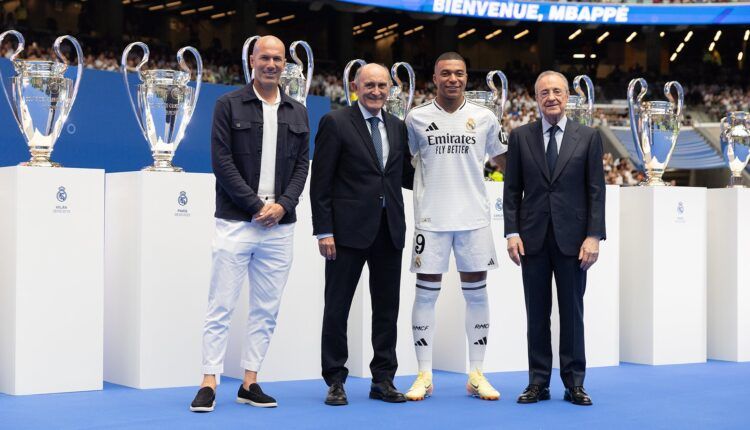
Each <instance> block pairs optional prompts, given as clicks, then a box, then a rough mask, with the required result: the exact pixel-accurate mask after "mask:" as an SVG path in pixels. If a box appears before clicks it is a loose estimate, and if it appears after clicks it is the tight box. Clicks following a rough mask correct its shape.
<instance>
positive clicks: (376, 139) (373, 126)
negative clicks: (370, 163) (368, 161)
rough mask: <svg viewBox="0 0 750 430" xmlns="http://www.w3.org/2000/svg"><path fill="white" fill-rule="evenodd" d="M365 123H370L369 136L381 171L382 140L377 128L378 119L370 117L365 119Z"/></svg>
mask: <svg viewBox="0 0 750 430" xmlns="http://www.w3.org/2000/svg"><path fill="white" fill-rule="evenodd" d="M367 121H369V122H370V134H371V135H372V145H373V146H374V147H375V155H377V156H378V166H380V170H383V168H384V167H385V166H383V139H382V138H381V137H380V129H379V128H378V123H379V122H380V118H378V117H376V116H372V117H370V118H367Z"/></svg>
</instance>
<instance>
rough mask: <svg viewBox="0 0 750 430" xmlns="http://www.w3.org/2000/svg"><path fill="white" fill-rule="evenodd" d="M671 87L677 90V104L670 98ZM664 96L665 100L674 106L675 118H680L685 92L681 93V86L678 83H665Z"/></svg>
mask: <svg viewBox="0 0 750 430" xmlns="http://www.w3.org/2000/svg"><path fill="white" fill-rule="evenodd" d="M672 87H674V88H675V89H676V90H677V103H675V99H674V97H673V96H672V91H671V90H672ZM664 95H665V96H666V97H667V100H669V101H670V103H672V104H674V105H676V108H675V116H677V118H681V117H682V107H683V105H684V103H685V91H683V89H682V85H680V83H679V82H677V81H669V82H667V83H666V84H664Z"/></svg>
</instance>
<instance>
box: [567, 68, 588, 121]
mask: <svg viewBox="0 0 750 430" xmlns="http://www.w3.org/2000/svg"><path fill="white" fill-rule="evenodd" d="M582 80H583V81H584V82H585V83H586V92H584V91H583V90H582V89H581V84H580V82H581V81H582ZM573 89H574V91H575V92H576V94H577V95H572V94H571V95H570V96H569V97H568V103H567V104H566V105H565V116H567V117H568V118H570V119H572V120H573V121H575V122H577V123H579V124H581V125H585V126H588V127H591V125H592V124H593V118H594V83H593V82H591V79H590V78H589V77H588V76H586V75H578V76H576V77H575V79H573Z"/></svg>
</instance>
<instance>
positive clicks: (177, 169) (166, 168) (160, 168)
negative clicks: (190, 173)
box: [141, 166, 184, 172]
mask: <svg viewBox="0 0 750 430" xmlns="http://www.w3.org/2000/svg"><path fill="white" fill-rule="evenodd" d="M141 170H142V171H144V172H184V170H183V169H182V167H176V166H147V167H144V168H143V169H141Z"/></svg>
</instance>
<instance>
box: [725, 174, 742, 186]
mask: <svg viewBox="0 0 750 430" xmlns="http://www.w3.org/2000/svg"><path fill="white" fill-rule="evenodd" d="M727 188H745V185H743V184H742V176H731V177H730V178H729V185H727Z"/></svg>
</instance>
